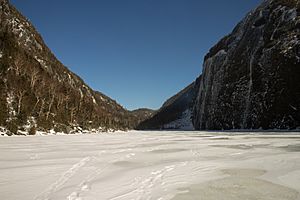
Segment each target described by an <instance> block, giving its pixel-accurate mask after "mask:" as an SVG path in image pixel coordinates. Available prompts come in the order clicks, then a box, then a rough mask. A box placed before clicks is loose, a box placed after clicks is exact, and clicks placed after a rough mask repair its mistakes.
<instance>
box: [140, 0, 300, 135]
mask: <svg viewBox="0 0 300 200" xmlns="http://www.w3.org/2000/svg"><path fill="white" fill-rule="evenodd" d="M299 6H300V2H299V0H265V1H264V2H263V3H262V4H261V5H260V6H259V7H258V8H257V9H255V10H253V11H252V12H250V13H248V15H247V16H246V17H245V18H244V19H243V20H242V21H241V22H240V23H239V24H238V25H237V26H236V27H235V28H234V30H233V32H232V33H231V34H230V35H228V36H226V37H224V38H223V39H222V40H221V41H220V42H219V43H218V44H217V45H215V46H214V47H213V48H211V49H210V51H209V53H208V54H207V55H206V56H205V61H204V66H203V72H202V75H201V76H200V78H199V80H198V81H199V82H198V83H197V84H196V86H195V87H193V86H189V87H187V89H185V90H184V91H182V92H180V93H178V94H177V95H175V96H174V97H173V98H171V99H170V100H169V101H167V103H166V104H165V105H164V106H163V107H162V108H161V109H160V110H159V111H158V113H156V114H155V115H154V116H153V117H152V118H150V119H148V120H146V121H145V122H143V123H141V124H140V126H139V128H142V129H160V128H165V127H166V125H167V127H172V128H176V129H177V128H179V129H180V128H181V123H182V120H180V119H181V118H182V117H181V115H182V113H185V115H186V114H187V113H188V112H185V111H186V109H187V108H188V109H191V108H192V107H193V111H192V114H191V115H192V116H191V118H193V124H194V128H195V129H198V130H227V129H297V128H298V129H299V128H300V16H299V13H300V8H299ZM189 94H196V100H194V98H195V97H194V96H193V95H189ZM185 95H186V97H187V98H186V99H185V100H184V101H183V102H184V103H178V102H181V98H184V97H185ZM190 103H191V104H192V105H190ZM187 111H188V110H187Z"/></svg>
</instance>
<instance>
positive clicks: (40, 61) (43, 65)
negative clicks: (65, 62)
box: [34, 56, 48, 69]
mask: <svg viewBox="0 0 300 200" xmlns="http://www.w3.org/2000/svg"><path fill="white" fill-rule="evenodd" d="M34 58H35V60H36V61H38V62H39V63H40V65H41V66H42V67H44V68H46V69H47V68H48V66H47V63H46V61H44V60H43V59H40V58H38V57H37V56H35V57H34Z"/></svg>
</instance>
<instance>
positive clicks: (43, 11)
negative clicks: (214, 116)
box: [11, 0, 261, 109]
mask: <svg viewBox="0 0 300 200" xmlns="http://www.w3.org/2000/svg"><path fill="white" fill-rule="evenodd" d="M11 2H12V3H13V4H14V5H15V6H16V7H17V8H18V9H19V10H20V11H21V12H22V13H23V14H24V15H25V16H26V17H27V18H29V19H30V21H31V22H32V23H33V24H34V25H35V27H36V28H37V30H38V31H39V32H40V33H41V35H42V36H43V38H44V40H45V42H46V44H47V45H48V46H49V47H50V49H51V50H52V51H53V52H54V54H55V55H56V56H57V58H58V59H59V60H60V61H61V62H62V63H63V64H65V65H66V66H67V67H68V68H69V69H71V70H72V71H73V72H75V73H76V74H78V75H79V76H81V77H82V78H83V79H84V81H85V82H86V83H87V84H89V85H90V86H91V87H92V88H93V89H95V90H99V91H101V92H103V93H104V94H106V95H108V96H110V97H112V98H113V99H116V100H117V101H118V102H119V103H120V104H121V105H123V106H124V107H126V108H128V109H135V108H139V107H148V108H159V107H160V106H161V104H162V103H163V102H164V101H165V100H166V99H167V98H169V97H170V96H172V95H174V94H176V93H177V92H178V91H179V90H181V89H183V88H184V87H185V86H187V85H188V84H190V83H191V82H192V81H194V79H195V78H196V77H198V76H199V74H200V73H201V71H202V63H203V57H204V56H205V54H206V53H207V52H208V50H209V48H211V47H212V46H213V45H214V44H215V43H216V42H218V40H219V39H221V38H222V37H223V36H225V35H226V34H228V33H230V32H231V31H232V29H233V28H234V26H235V25H236V24H237V23H238V22H239V21H240V20H241V19H242V18H243V17H244V16H245V15H246V13H247V12H249V11H250V10H251V9H253V8H255V7H256V6H257V5H258V4H259V3H260V2H261V0H249V1H244V0H207V1H205V0H81V1H79V0H47V1H46V0H26V1H24V0H11Z"/></svg>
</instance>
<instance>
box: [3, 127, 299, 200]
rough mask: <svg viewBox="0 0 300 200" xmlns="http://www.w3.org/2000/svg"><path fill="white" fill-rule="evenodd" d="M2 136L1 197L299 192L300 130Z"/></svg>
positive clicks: (208, 198)
mask: <svg viewBox="0 0 300 200" xmlns="http://www.w3.org/2000/svg"><path fill="white" fill-rule="evenodd" d="M281 134H282V135H271V133H268V135H261V134H259V133H255V134H251V133H248V134H244V135H232V134H230V133H213V132H132V133H114V134H100V135H69V136H33V137H1V138H0V199H1V200H50V199H51V200H64V199H67V200H106V199H107V200H168V199H173V200H198V199H199V200H220V199H222V200H229V199H230V200H254V199H255V200H260V199H261V200H271V199H277V200H294V199H295V200H299V199H300V195H299V193H300V135H292V134H288V133H286V134H285V133H281Z"/></svg>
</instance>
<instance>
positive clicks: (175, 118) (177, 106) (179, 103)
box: [137, 77, 201, 130]
mask: <svg viewBox="0 0 300 200" xmlns="http://www.w3.org/2000/svg"><path fill="white" fill-rule="evenodd" d="M200 80H201V77H200V78H198V79H197V80H196V81H195V82H194V83H192V84H190V85H189V86H187V87H186V88H185V89H183V90H182V91H180V92H179V93H178V94H176V95H174V96H173V97H171V98H170V99H168V100H167V101H166V102H165V103H164V104H163V106H162V107H161V108H160V109H159V110H158V111H157V112H156V113H155V114H154V115H153V116H152V117H151V118H149V119H147V120H145V121H143V122H142V123H140V124H139V125H138V127H137V129H181V130H193V129H194V128H193V124H192V115H191V114H192V113H193V106H194V104H195V100H196V95H197V91H198V87H199V83H200Z"/></svg>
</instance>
